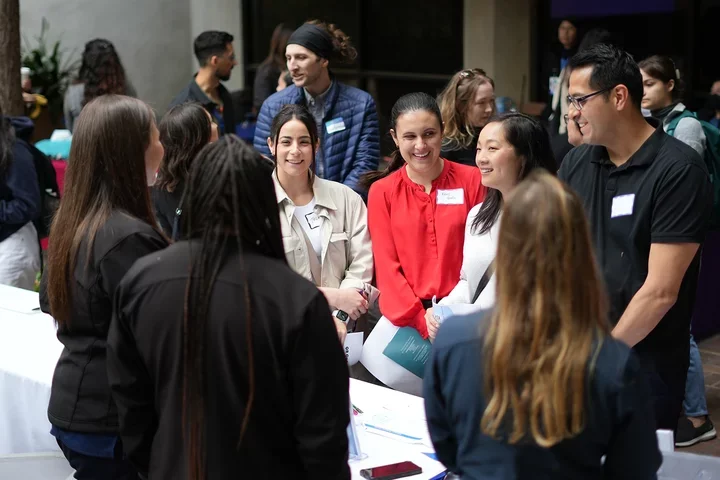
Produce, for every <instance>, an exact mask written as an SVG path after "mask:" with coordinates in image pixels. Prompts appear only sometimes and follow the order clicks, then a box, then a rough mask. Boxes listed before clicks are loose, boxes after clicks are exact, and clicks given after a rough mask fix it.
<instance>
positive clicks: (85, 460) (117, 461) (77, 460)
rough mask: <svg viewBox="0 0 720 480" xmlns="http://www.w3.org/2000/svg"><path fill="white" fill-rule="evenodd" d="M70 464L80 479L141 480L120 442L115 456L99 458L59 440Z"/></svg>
mask: <svg viewBox="0 0 720 480" xmlns="http://www.w3.org/2000/svg"><path fill="white" fill-rule="evenodd" d="M57 443H58V445H59V446H60V449H61V450H62V452H63V454H64V455H65V458H66V459H67V461H68V463H70V466H71V467H72V468H74V469H75V475H74V477H75V478H76V479H78V480H139V479H140V478H141V477H139V476H138V474H137V472H136V471H135V469H134V468H133V467H132V466H131V465H130V462H128V461H127V460H125V459H124V456H123V452H122V445H121V443H120V442H118V444H117V447H116V449H115V458H99V457H91V456H88V455H83V454H82V453H78V452H76V451H74V450H71V449H70V448H68V447H67V445H65V444H64V443H62V442H61V441H60V440H58V441H57Z"/></svg>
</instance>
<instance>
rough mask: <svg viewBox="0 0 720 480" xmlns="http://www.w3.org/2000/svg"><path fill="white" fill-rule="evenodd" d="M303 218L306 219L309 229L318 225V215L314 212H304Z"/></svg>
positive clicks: (313, 228)
mask: <svg viewBox="0 0 720 480" xmlns="http://www.w3.org/2000/svg"><path fill="white" fill-rule="evenodd" d="M305 220H306V221H307V223H308V227H310V230H315V229H316V228H318V227H319V226H320V217H318V216H317V215H316V214H315V212H311V213H308V214H306V215H305Z"/></svg>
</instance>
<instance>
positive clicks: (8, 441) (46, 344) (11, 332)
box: [0, 285, 62, 455]
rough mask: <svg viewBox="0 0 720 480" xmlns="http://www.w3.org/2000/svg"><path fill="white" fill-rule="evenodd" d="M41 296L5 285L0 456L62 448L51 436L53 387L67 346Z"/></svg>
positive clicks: (0, 295) (0, 303) (0, 312)
mask: <svg viewBox="0 0 720 480" xmlns="http://www.w3.org/2000/svg"><path fill="white" fill-rule="evenodd" d="M33 308H39V304H38V294H37V293H35V292H31V291H28V290H21V289H17V288H13V287H8V286H4V285H0V455H9V454H13V453H35V452H48V451H56V450H59V449H58V446H57V443H55V438H54V437H53V436H52V435H50V422H49V421H48V419H47V407H48V401H49V400H50V384H51V382H52V375H53V371H54V370H55V364H56V363H57V359H58V357H59V356H60V352H61V351H62V344H61V343H60V342H59V341H58V340H57V337H56V336H55V324H54V322H53V319H52V318H51V317H50V316H48V315H45V314H44V313H42V312H40V311H39V310H33Z"/></svg>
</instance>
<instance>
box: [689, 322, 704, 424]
mask: <svg viewBox="0 0 720 480" xmlns="http://www.w3.org/2000/svg"><path fill="white" fill-rule="evenodd" d="M683 411H684V412H685V415H686V416H688V417H703V416H705V415H707V414H708V409H707V402H706V401H705V377H704V376H703V368H702V361H701V360H700V350H698V346H697V343H695V339H694V338H693V336H692V335H690V367H689V368H688V374H687V381H686V382H685V400H684V401H683Z"/></svg>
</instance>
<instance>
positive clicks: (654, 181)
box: [558, 44, 712, 430]
mask: <svg viewBox="0 0 720 480" xmlns="http://www.w3.org/2000/svg"><path fill="white" fill-rule="evenodd" d="M569 67H570V69H571V74H570V86H569V90H568V92H569V95H568V101H569V102H570V108H569V117H570V121H574V122H576V126H578V127H579V130H580V133H581V134H582V142H583V145H580V146H579V147H576V148H575V149H573V150H572V151H571V152H570V153H568V155H567V156H566V157H565V160H564V161H563V163H562V167H561V168H560V171H559V172H558V175H559V177H560V178H561V179H562V180H564V181H565V182H567V183H568V184H569V185H570V186H572V187H573V188H574V189H575V190H576V191H577V192H578V194H579V195H580V196H581V197H582V199H583V202H584V204H585V209H586V212H587V214H588V218H589V220H590V224H591V226H592V231H593V237H594V242H595V247H596V253H597V257H598V261H599V263H600V267H601V268H602V270H603V273H604V276H605V282H606V286H607V289H608V294H609V298H610V310H611V321H612V322H613V325H614V328H613V331H612V332H613V336H614V337H616V338H618V339H620V340H623V341H624V342H626V343H627V344H628V345H630V346H632V347H633V348H634V350H635V352H636V353H637V354H638V356H639V358H640V361H641V363H642V365H643V368H644V369H645V371H646V372H647V378H648V382H649V383H650V386H651V389H652V392H653V402H654V406H655V418H656V420H657V427H658V428H664V429H670V430H675V428H676V426H677V422H678V417H679V416H680V413H681V409H682V401H683V396H684V392H685V379H686V377H687V369H688V356H689V333H690V317H691V316H692V310H693V303H694V298H695V286H696V283H697V275H698V264H699V254H698V250H699V246H700V244H701V243H702V242H703V240H704V238H705V231H706V223H707V220H708V218H709V214H710V210H711V208H712V193H711V187H710V180H709V175H708V172H707V169H706V167H705V165H704V164H703V161H702V159H701V158H700V156H699V155H698V154H697V153H696V152H695V151H694V150H693V149H692V148H690V147H688V146H687V145H685V144H684V143H682V142H681V141H679V140H676V139H675V138H673V137H671V136H668V135H666V134H665V132H664V131H663V129H662V127H657V126H656V125H651V124H650V123H648V121H647V120H646V119H645V118H644V117H643V116H642V113H641V110H640V101H641V99H642V96H643V85H642V76H641V74H640V69H639V68H638V66H637V64H636V63H635V62H634V60H633V59H632V57H631V56H630V55H629V54H627V53H626V52H624V51H622V50H620V49H618V48H615V47H612V46H609V45H604V44H600V45H596V46H594V47H591V48H589V49H587V50H585V51H583V52H581V53H578V54H577V55H575V56H574V57H573V58H572V59H571V60H570V63H569Z"/></svg>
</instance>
